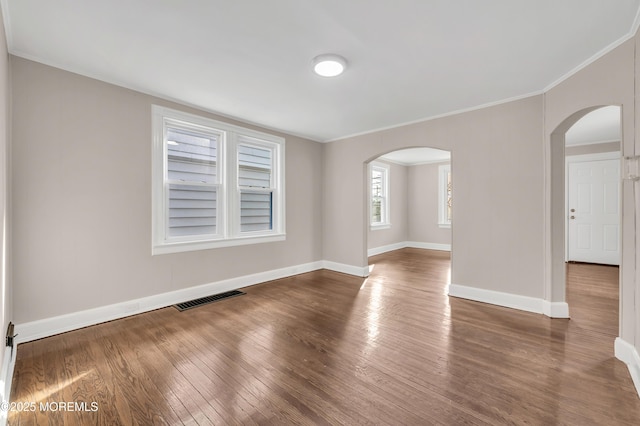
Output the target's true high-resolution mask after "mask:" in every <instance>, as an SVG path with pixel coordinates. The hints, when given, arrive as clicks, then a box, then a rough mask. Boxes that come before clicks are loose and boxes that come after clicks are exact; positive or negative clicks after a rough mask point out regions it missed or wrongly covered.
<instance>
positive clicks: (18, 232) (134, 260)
mask: <svg viewBox="0 0 640 426" xmlns="http://www.w3.org/2000/svg"><path fill="white" fill-rule="evenodd" d="M11 67H12V70H11V71H12V80H13V130H14V132H13V140H12V149H13V158H12V168H13V170H12V177H13V182H12V184H13V185H12V190H13V193H14V194H15V198H14V202H13V218H14V220H13V229H14V235H15V239H14V246H13V258H14V261H13V266H14V272H15V273H14V277H13V278H14V282H13V286H14V290H15V292H14V302H15V307H16V310H15V318H14V321H15V322H16V323H24V322H29V321H34V320H38V319H42V318H49V317H53V316H57V315H62V314H68V313H72V312H76V311H80V310H85V309H89V308H94V307H99V306H104V305H108V304H112V303H117V302H123V301H127V300H131V299H136V298H141V297H145V296H151V295H156V294H160V293H164V292H168V291H172V290H178V289H182V288H187V287H192V286H196V285H200V284H207V283H211V282H216V281H219V280H223V279H227V278H232V277H238V276H243V275H248V274H253V273H258V272H263V271H270V270H274V269H279V268H284V267H287V266H294V265H298V264H304V263H308V262H313V261H318V260H321V259H322V228H321V227H322V198H321V196H322V191H321V185H322V145H321V144H318V143H316V142H311V141H308V140H304V139H300V138H297V137H294V136H290V135H282V136H284V137H285V138H286V191H287V208H286V217H287V239H286V241H284V242H277V243H264V244H256V245H249V246H238V247H231V248H224V249H214V250H203V251H196V252H186V253H176V254H169V255H159V256H152V255H151V195H150V194H151V105H152V104H154V103H155V104H160V105H164V106H168V107H171V108H175V109H180V110H184V111H187V112H191V113H197V114H201V115H206V116H210V117H212V118H215V119H219V120H223V121H230V120H228V119H225V118H222V117H216V116H214V115H212V114H206V113H203V112H201V111H195V110H193V109H190V108H186V107H183V106H180V105H176V104H172V103H170V102H167V101H163V100H160V99H156V98H153V97H151V96H147V95H144V94H141V93H137V92H134V91H131V90H128V89H124V88H121V87H117V86H113V85H110V84H106V83H103V82H99V81H97V80H93V79H90V78H86V77H81V76H79V75H77V74H72V73H69V72H65V71H62V70H59V69H55V68H51V67H48V66H45V65H42V64H38V63H35V62H31V61H28V60H25V59H21V58H17V57H11ZM235 124H240V125H242V124H241V123H235ZM247 127H251V126H247ZM267 132H269V131H267ZM269 133H275V132H269ZM276 134H277V133H276Z"/></svg>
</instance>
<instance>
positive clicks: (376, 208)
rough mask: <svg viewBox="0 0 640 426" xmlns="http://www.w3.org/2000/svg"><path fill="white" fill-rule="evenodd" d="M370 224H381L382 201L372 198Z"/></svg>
mask: <svg viewBox="0 0 640 426" xmlns="http://www.w3.org/2000/svg"><path fill="white" fill-rule="evenodd" d="M371 222H372V223H380V222H382V200H381V199H380V198H374V199H373V200H372V205H371Z"/></svg>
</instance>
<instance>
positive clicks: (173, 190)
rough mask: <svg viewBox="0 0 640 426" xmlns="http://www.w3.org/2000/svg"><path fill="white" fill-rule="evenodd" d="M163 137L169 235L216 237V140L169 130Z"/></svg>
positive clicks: (201, 135) (183, 131)
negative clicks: (165, 149) (165, 154)
mask: <svg viewBox="0 0 640 426" xmlns="http://www.w3.org/2000/svg"><path fill="white" fill-rule="evenodd" d="M166 134H167V135H166V140H167V184H168V186H169V188H168V189H169V190H168V195H169V206H168V208H169V212H168V213H169V215H168V219H169V220H168V236H169V237H183V236H194V235H200V236H205V235H215V234H216V232H217V210H218V196H217V195H218V176H217V139H218V137H217V136H216V135H207V134H198V133H196V132H193V131H187V130H182V129H178V128H172V127H168V128H167V131H166Z"/></svg>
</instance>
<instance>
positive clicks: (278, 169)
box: [151, 105, 286, 255]
mask: <svg viewBox="0 0 640 426" xmlns="http://www.w3.org/2000/svg"><path fill="white" fill-rule="evenodd" d="M166 121H173V122H176V121H182V122H184V123H186V125H187V126H191V128H193V127H199V126H201V127H205V128H207V129H215V130H216V131H217V132H219V133H220V142H219V144H218V147H217V148H218V157H219V158H218V159H217V162H218V166H219V167H218V173H219V187H218V188H219V193H218V195H217V196H218V200H222V201H219V203H220V204H219V209H218V223H217V234H216V235H213V236H194V237H186V238H185V237H181V238H172V239H171V240H169V239H168V238H167V237H166V235H167V232H166V231H167V219H168V218H167V214H166V208H167V202H168V194H167V192H166V190H165V186H166V185H165V182H166V176H165V171H166V166H165V159H166V156H167V155H166V154H167V152H166V149H167V143H166V141H165V123H166ZM243 136H244V137H247V138H250V139H252V142H251V143H254V141H255V145H261V146H264V147H267V148H269V149H271V150H273V153H274V155H273V169H272V170H273V171H272V180H273V184H272V186H273V188H274V189H273V229H272V230H269V231H254V232H242V233H241V232H240V223H239V211H240V196H239V194H240V188H239V186H238V184H237V182H238V180H237V173H238V167H237V146H238V145H239V144H240V142H239V141H240V138H241V137H243ZM152 143H153V146H152V156H153V158H152V176H151V178H152V184H151V186H152V215H151V216H152V220H151V222H152V225H151V226H152V244H151V253H152V255H159V254H167V253H178V252H185V251H194V250H206V249H213V248H221V247H231V246H237V245H245V244H257V243H266V242H274V241H283V240H285V239H286V231H285V223H286V221H285V205H286V204H285V174H284V173H285V171H284V158H285V139H284V138H281V137H278V136H274V135H270V134H267V133H263V132H259V131H255V130H251V129H247V128H244V127H240V126H235V125H232V124H228V123H224V122H221V121H216V120H213V119H209V118H205V117H201V116H197V115H193V114H188V113H185V112H182V111H177V110H173V109H170V108H165V107H161V106H158V105H153V106H152ZM236 216H238V217H236Z"/></svg>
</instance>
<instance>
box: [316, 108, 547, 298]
mask: <svg viewBox="0 0 640 426" xmlns="http://www.w3.org/2000/svg"><path fill="white" fill-rule="evenodd" d="M542 102H543V99H542V96H533V97H530V98H526V99H523V100H519V101H516V102H511V103H508V104H502V105H498V106H494V107H491V108H484V109H481V110H477V111H473V112H468V113H465V114H459V115H454V116H449V117H445V118H440V119H434V120H429V121H425V122H422V123H416V124H412V125H408V126H404V127H399V128H395V129H390V130H385V131H381V132H376V133H372V134H367V135H362V136H357V137H353V138H348V139H343V140H340V141H336V142H331V143H328V144H326V146H325V160H324V188H323V191H324V199H325V203H324V205H323V208H324V257H325V259H327V260H330V261H334V262H339V263H345V264H349V265H356V266H365V265H366V262H367V258H366V251H367V250H366V245H365V237H364V235H365V234H364V232H365V231H366V226H365V222H364V219H365V218H366V209H365V199H366V197H365V194H364V191H363V188H364V186H363V179H364V177H365V173H364V170H365V163H366V162H368V161H370V160H371V159H373V158H377V157H378V156H380V155H382V154H385V153H387V152H391V151H395V150H398V149H402V148H410V147H419V146H426V147H431V148H438V149H444V150H449V151H451V152H452V158H453V162H452V163H453V166H454V170H453V172H454V174H455V178H454V179H455V180H454V190H455V197H456V204H455V205H456V208H455V209H454V211H453V223H454V228H455V231H454V232H453V233H452V245H453V253H452V258H453V264H454V267H453V271H452V274H453V276H452V282H453V283H456V284H460V285H466V286H473V287H479V288H483V289H488V290H495V291H502V292H507V293H515V294H520V295H523V296H530V297H536V298H542V297H543V288H542V285H541V283H542V280H543V271H544V269H543V241H542V238H541V235H542V233H543V217H544V215H543V211H544V210H543V205H542V203H541V200H542V198H543V189H544V187H543V182H544V181H543V167H542V158H543V157H542V147H541V141H542V134H543V133H542V132H543V127H542V111H543V108H542ZM504 194H513V196H512V197H510V200H509V202H508V203H504ZM496 205H500V206H501V208H499V209H496V208H495V206H496ZM338 206H339V207H338ZM523 223H525V224H526V226H522V224H523Z"/></svg>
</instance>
